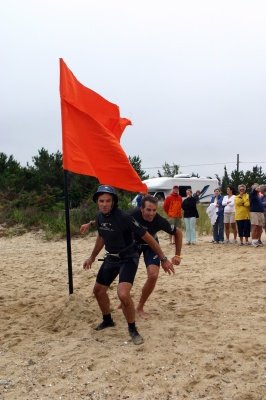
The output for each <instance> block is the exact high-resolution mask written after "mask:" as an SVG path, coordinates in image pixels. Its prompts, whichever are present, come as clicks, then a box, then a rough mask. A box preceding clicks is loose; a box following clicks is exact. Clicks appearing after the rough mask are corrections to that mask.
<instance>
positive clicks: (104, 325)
mask: <svg viewBox="0 0 266 400" xmlns="http://www.w3.org/2000/svg"><path fill="white" fill-rule="evenodd" d="M111 326H115V323H114V321H113V320H112V319H111V321H102V322H101V323H100V324H99V325H97V326H96V328H95V330H96V331H102V330H103V329H105V328H109V327H111Z"/></svg>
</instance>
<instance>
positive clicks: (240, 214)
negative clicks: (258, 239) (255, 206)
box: [235, 184, 250, 246]
mask: <svg viewBox="0 0 266 400" xmlns="http://www.w3.org/2000/svg"><path fill="white" fill-rule="evenodd" d="M238 192H239V194H238V195H236V196H235V218H236V223H237V230H238V236H239V238H240V246H243V245H244V238H245V244H246V245H248V244H250V243H249V241H248V238H249V237H250V217H249V206H250V203H249V195H248V194H247V193H246V185H243V184H242V185H238Z"/></svg>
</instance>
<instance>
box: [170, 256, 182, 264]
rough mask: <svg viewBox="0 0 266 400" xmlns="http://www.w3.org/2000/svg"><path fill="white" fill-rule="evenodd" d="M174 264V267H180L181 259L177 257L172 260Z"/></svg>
mask: <svg viewBox="0 0 266 400" xmlns="http://www.w3.org/2000/svg"><path fill="white" fill-rule="evenodd" d="M171 261H172V264H174V265H179V264H180V263H181V257H180V256H177V255H175V256H174V257H172V258H171Z"/></svg>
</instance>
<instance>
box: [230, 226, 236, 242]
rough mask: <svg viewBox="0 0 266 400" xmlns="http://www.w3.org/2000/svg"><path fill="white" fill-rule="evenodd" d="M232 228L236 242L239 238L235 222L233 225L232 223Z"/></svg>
mask: <svg viewBox="0 0 266 400" xmlns="http://www.w3.org/2000/svg"><path fill="white" fill-rule="evenodd" d="M231 228H232V231H233V235H234V240H236V237H237V229H236V223H235V222H232V223H231Z"/></svg>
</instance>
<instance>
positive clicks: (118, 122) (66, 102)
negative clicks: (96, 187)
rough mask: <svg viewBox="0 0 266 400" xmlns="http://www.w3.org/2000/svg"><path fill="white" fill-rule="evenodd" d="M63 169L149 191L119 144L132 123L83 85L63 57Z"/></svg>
mask: <svg viewBox="0 0 266 400" xmlns="http://www.w3.org/2000/svg"><path fill="white" fill-rule="evenodd" d="M60 96H61V117H62V141H63V167H64V169H65V170H68V171H71V172H75V173H77V174H82V175H90V176H95V177H96V178H98V180H99V182H100V183H102V184H107V185H111V186H114V187H117V188H120V189H125V190H129V191H132V192H147V186H146V185H145V184H143V183H142V182H141V179H140V178H139V176H138V174H137V173H136V171H135V170H134V168H133V167H132V165H131V164H130V162H129V160H128V158H127V155H126V153H125V152H124V150H123V149H122V147H121V145H120V138H121V135H122V133H123V131H124V129H125V128H126V126H127V125H131V121H129V120H128V119H126V118H121V117H120V113H119V107H118V106H117V105H116V104H113V103H110V102H109V101H107V100H106V99H104V98H103V97H102V96H100V95H99V94H97V93H96V92H94V91H93V90H91V89H89V88H87V87H85V86H83V85H82V84H81V83H80V82H79V81H78V80H77V79H76V77H75V76H74V75H73V73H72V72H71V71H70V69H69V68H68V67H67V65H66V64H65V62H64V61H63V59H62V58H60Z"/></svg>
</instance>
